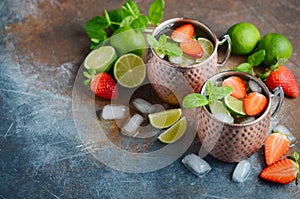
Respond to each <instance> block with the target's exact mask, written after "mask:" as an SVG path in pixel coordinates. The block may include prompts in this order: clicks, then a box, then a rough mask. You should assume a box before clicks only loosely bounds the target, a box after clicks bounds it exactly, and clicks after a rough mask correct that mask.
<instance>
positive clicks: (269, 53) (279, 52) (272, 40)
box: [257, 33, 293, 66]
mask: <svg viewBox="0 0 300 199" xmlns="http://www.w3.org/2000/svg"><path fill="white" fill-rule="evenodd" d="M257 48H258V50H260V49H265V51H266V57H265V60H264V64H266V65H268V66H270V65H272V64H275V63H276V62H277V61H278V60H279V59H280V58H286V59H289V58H290V57H291V55H292V52H293V47H292V44H291V42H290V41H289V40H288V38H286V37H285V36H284V35H282V34H279V33H269V34H266V35H264V36H263V38H262V39H261V40H260V41H259V42H258V46H257Z"/></svg>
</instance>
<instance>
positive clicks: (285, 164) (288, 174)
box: [259, 152, 299, 185]
mask: <svg viewBox="0 0 300 199" xmlns="http://www.w3.org/2000/svg"><path fill="white" fill-rule="evenodd" d="M298 159H299V154H298V153H297V152H295V153H294V156H292V157H287V158H284V159H282V160H279V161H278V162H276V163H274V164H272V165H270V166H268V167H266V168H265V169H263V170H262V172H261V173H260V175H259V176H260V177H261V178H263V179H265V180H269V181H272V182H276V183H280V184H288V183H290V182H293V181H294V180H296V185H297V184H298V178H299V163H298Z"/></svg>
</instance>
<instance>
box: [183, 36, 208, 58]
mask: <svg viewBox="0 0 300 199" xmlns="http://www.w3.org/2000/svg"><path fill="white" fill-rule="evenodd" d="M179 47H180V48H181V50H182V51H183V52H184V53H185V54H187V55H189V56H191V57H194V58H199V57H202V55H203V49H202V47H201V45H200V44H199V43H198V41H196V40H192V39H190V40H187V41H184V42H182V43H180V45H179Z"/></svg>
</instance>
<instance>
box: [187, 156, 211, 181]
mask: <svg viewBox="0 0 300 199" xmlns="http://www.w3.org/2000/svg"><path fill="white" fill-rule="evenodd" d="M182 163H183V164H184V165H185V166H186V168H188V169H189V170H190V171H191V172H192V173H193V174H195V175H196V176H198V177H202V176H204V175H205V174H206V173H208V172H209V171H210V170H211V166H210V165H209V164H208V163H207V162H206V161H205V160H203V159H202V158H201V157H199V156H197V155H195V154H193V153H192V154H189V155H187V156H185V157H184V158H183V159H182Z"/></svg>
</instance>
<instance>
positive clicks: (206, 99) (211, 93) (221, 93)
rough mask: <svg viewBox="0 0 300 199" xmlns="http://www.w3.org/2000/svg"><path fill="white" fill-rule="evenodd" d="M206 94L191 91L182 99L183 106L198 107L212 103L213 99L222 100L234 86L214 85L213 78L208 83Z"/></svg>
mask: <svg viewBox="0 0 300 199" xmlns="http://www.w3.org/2000/svg"><path fill="white" fill-rule="evenodd" d="M205 91H206V94H207V96H206V95H202V94H200V93H191V94H188V95H186V96H185V97H184V98H183V100H182V106H183V108H197V107H201V106H205V105H208V104H210V103H211V102H212V101H213V100H221V99H222V98H224V97H226V96H227V95H230V94H231V93H232V92H233V88H232V87H230V86H214V85H213V83H212V81H211V80H208V81H207V83H206V88H205Z"/></svg>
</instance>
